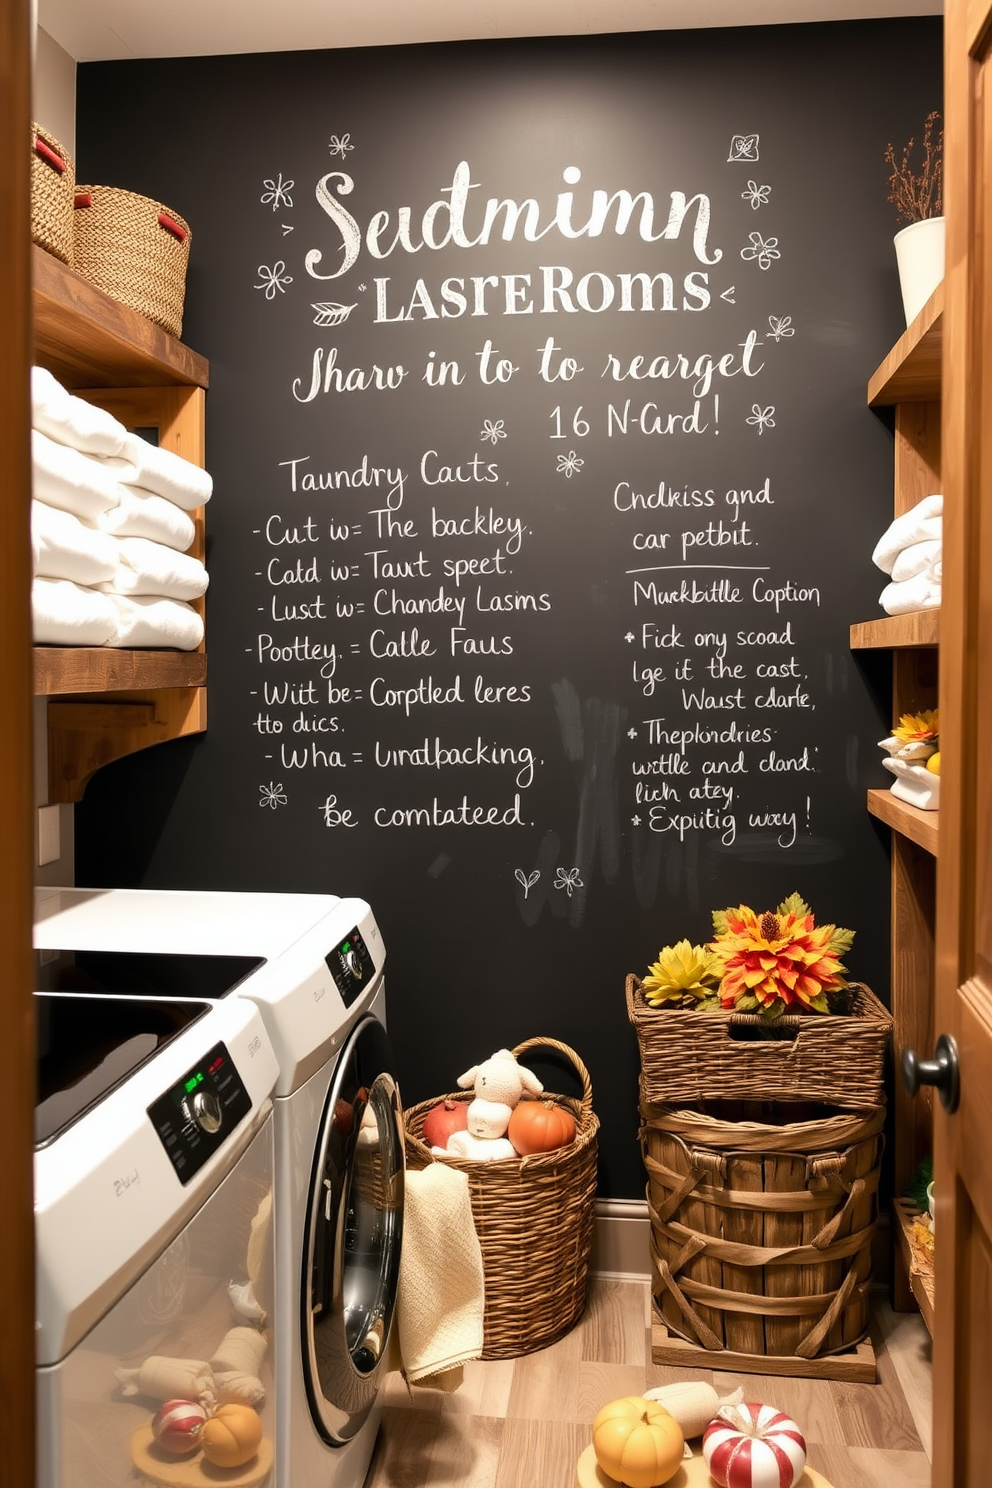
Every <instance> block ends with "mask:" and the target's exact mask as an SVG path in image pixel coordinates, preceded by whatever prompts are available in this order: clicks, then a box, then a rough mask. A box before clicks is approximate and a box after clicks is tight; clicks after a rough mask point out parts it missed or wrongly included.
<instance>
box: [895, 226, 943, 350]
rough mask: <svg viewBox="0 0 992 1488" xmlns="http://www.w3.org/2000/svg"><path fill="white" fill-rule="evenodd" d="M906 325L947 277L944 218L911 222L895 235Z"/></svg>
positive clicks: (910, 322)
mask: <svg viewBox="0 0 992 1488" xmlns="http://www.w3.org/2000/svg"><path fill="white" fill-rule="evenodd" d="M895 245H896V263H897V264H898V266H899V285H900V288H901V289H902V303H903V309H904V310H905V312H906V324H907V325H911V324H912V323H913V321H914V320H915V319H916V317H917V316H918V315H919V313H920V311H921V310H922V309H923V306H924V305H925V304H926V302H927V300H928V299H929V298H930V296H931V295H932V294H933V292H934V290H935V289H936V288H937V285H938V284H939V283H940V281H941V280H942V279H943V277H944V219H943V217H926V218H924V220H923V221H922V222H911V223H910V224H909V226H908V227H904V228H902V230H901V231H900V232H897V233H896V236H895Z"/></svg>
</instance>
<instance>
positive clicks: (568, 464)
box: [557, 450, 586, 480]
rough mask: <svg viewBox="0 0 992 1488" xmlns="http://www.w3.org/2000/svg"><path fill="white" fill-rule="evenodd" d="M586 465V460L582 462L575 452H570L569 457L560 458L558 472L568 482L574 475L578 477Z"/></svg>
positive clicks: (560, 456)
mask: <svg viewBox="0 0 992 1488" xmlns="http://www.w3.org/2000/svg"><path fill="white" fill-rule="evenodd" d="M585 463H586V462H585V460H581V459H580V458H579V456H578V455H577V454H576V453H575V451H574V450H569V452H568V454H567V455H559V456H558V465H557V472H558V474H559V475H563V476H564V477H565V479H566V480H571V479H572V476H573V475H578V473H579V471H580V470H581V469H582V467H583V465H584V464H585Z"/></svg>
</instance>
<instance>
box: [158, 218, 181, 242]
mask: <svg viewBox="0 0 992 1488" xmlns="http://www.w3.org/2000/svg"><path fill="white" fill-rule="evenodd" d="M158 225H159V227H164V228H165V230H166V232H168V233H171V234H172V236H173V237H174V238H176V239H177V240H178V241H179V242H180V243H185V241H186V229H185V228H184V227H181V226H180V225H179V223H178V222H177V221H176V220H175V218H174V217H170V216H169V214H168V212H159V214H158Z"/></svg>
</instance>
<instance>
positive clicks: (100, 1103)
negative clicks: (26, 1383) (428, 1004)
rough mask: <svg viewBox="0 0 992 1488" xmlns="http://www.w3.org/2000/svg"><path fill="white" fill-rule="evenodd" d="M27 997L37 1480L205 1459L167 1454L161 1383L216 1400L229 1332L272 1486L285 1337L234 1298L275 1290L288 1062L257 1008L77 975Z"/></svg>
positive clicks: (80, 1484) (112, 1476) (164, 1468)
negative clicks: (241, 1355)
mask: <svg viewBox="0 0 992 1488" xmlns="http://www.w3.org/2000/svg"><path fill="white" fill-rule="evenodd" d="M34 1004H35V1010H36V1014H37V1025H38V1052H39V1059H38V1100H37V1104H36V1108H35V1159H34V1173H35V1234H36V1256H37V1263H36V1269H37V1281H36V1309H37V1311H36V1324H35V1337H36V1387H37V1391H36V1393H37V1406H38V1412H37V1414H38V1421H37V1425H38V1446H37V1457H38V1476H37V1484H38V1488H122V1485H123V1484H125V1483H131V1482H135V1481H142V1482H147V1481H163V1480H164V1474H167V1473H168V1472H169V1471H170V1465H171V1470H173V1471H174V1470H175V1467H176V1464H177V1463H178V1462H180V1461H181V1462H183V1463H185V1464H186V1465H187V1468H188V1469H189V1470H191V1471H192V1470H194V1469H195V1468H196V1467H197V1465H198V1464H199V1463H201V1462H202V1452H201V1451H200V1450H199V1449H198V1448H196V1447H195V1446H194V1450H193V1452H192V1453H191V1454H190V1456H189V1457H183V1458H175V1457H172V1458H170V1457H169V1456H168V1455H166V1454H163V1452H162V1449H161V1448H160V1447H159V1446H158V1445H157V1444H156V1443H155V1441H154V1440H153V1433H152V1421H153V1419H154V1416H155V1413H156V1411H157V1410H158V1408H159V1406H160V1405H161V1403H162V1396H163V1393H168V1394H174V1395H176V1396H183V1397H184V1398H185V1397H189V1398H194V1397H196V1398H198V1399H200V1397H202V1403H203V1404H204V1405H208V1404H213V1403H214V1401H215V1399H216V1398H217V1392H218V1391H219V1390H220V1388H221V1386H220V1384H219V1379H220V1375H221V1372H222V1365H223V1364H224V1361H225V1356H226V1354H227V1352H228V1351H229V1349H230V1347H231V1345H232V1340H237V1342H238V1344H239V1345H240V1346H241V1347H242V1348H244V1347H246V1346H247V1345H246V1340H247V1341H248V1345H250V1348H249V1352H250V1353H251V1357H252V1359H253V1361H254V1364H255V1369H254V1384H253V1386H252V1389H251V1394H252V1397H253V1408H254V1409H256V1410H257V1411H258V1414H259V1416H260V1418H261V1432H262V1436H261V1442H260V1444H259V1447H258V1449H257V1451H256V1453H255V1455H254V1458H253V1460H252V1462H251V1464H250V1467H248V1468H246V1471H248V1472H249V1473H250V1475H251V1481H252V1482H253V1483H254V1484H257V1485H259V1488H261V1485H263V1484H264V1485H271V1483H272V1479H273V1473H272V1465H273V1462H274V1455H275V1433H276V1429H277V1418H276V1411H275V1409H274V1403H273V1399H272V1395H273V1390H272V1381H273V1359H272V1350H271V1348H270V1347H269V1345H268V1340H267V1337H266V1335H265V1334H264V1332H263V1331H262V1329H261V1327H260V1326H259V1324H258V1323H257V1321H256V1320H254V1319H253V1318H250V1317H246V1316H245V1315H244V1311H243V1308H242V1306H241V1302H242V1298H243V1297H244V1295H245V1294H247V1293H248V1292H250V1293H251V1294H252V1295H253V1296H257V1297H258V1298H259V1299H260V1301H261V1304H262V1305H264V1306H265V1307H266V1308H267V1309H268V1310H269V1311H270V1312H271V1313H273V1314H274V1310H275V1308H276V1306H277V1299H276V1294H275V1275H274V1269H273V1250H274V1246H273V1236H272V1180H273V1166H274V1141H273V1127H274V1122H273V1118H272V1093H273V1090H274V1087H275V1082H276V1075H277V1072H278V1067H277V1064H276V1059H275V1055H274V1054H273V1052H272V1049H271V1046H270V1044H269V1041H268V1038H267V1036H266V1033H265V1028H264V1024H263V1022H262V1019H261V1017H260V1015H259V1013H258V1010H257V1009H256V1008H254V1007H253V1006H252V1004H251V1003H247V1002H240V1001H237V1000H235V999H231V1000H230V1001H228V1002H226V1003H222V1004H211V1003H202V1002H197V1001H190V1000H182V1001H172V1000H167V999H161V998H140V997H139V998H131V997H125V996H113V995H106V994H100V993H94V992H93V991H79V990H74V991H72V992H69V993H66V994H60V993H36V995H35V998H34ZM214 1361H216V1362H214ZM215 1371H216V1378H215ZM210 1471H211V1469H210V1468H209V1464H208V1465H207V1474H208V1475H209V1472H210Z"/></svg>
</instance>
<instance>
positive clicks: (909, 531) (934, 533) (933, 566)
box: [871, 496, 944, 615]
mask: <svg viewBox="0 0 992 1488" xmlns="http://www.w3.org/2000/svg"><path fill="white" fill-rule="evenodd" d="M943 513H944V498H943V496H925V497H924V498H923V500H922V501H918V502H917V503H916V505H915V506H914V507H913V508H912V509H911V510H910V511H908V512H904V513H903V515H902V516H901V517H896V519H895V521H894V522H892V523H891V525H890V526H889V527H888V528H887V529H886V531H885V532H883V534H882V536H881V537H880V538H879V540H878V543H877V545H876V547H875V551H874V553H872V555H871V557H872V562H873V563H874V564H875V565H876V567H878V568H880V569H881V570H882V572H883V573H886V574H888V575H889V577H890V579H891V583H889V584H886V586H885V588H884V589H883V590H882V592H881V594H880V595H879V597H878V602H879V604H880V605H881V606H882V609H883V610H884V611H885V612H886V614H887V615H908V614H911V613H912V612H913V611H914V610H932V609H935V608H936V607H937V605H939V604H940V584H941V576H942V573H943V566H944V560H943V523H944V515H943Z"/></svg>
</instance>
